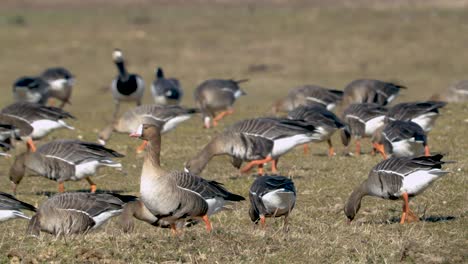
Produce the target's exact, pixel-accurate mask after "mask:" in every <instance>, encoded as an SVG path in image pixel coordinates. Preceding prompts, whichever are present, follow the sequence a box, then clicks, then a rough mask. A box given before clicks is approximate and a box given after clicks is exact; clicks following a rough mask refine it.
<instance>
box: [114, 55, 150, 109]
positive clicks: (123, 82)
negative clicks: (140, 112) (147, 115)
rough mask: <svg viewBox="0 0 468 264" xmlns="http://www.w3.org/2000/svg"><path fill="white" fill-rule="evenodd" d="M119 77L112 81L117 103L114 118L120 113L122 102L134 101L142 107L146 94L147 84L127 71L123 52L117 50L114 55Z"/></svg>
mask: <svg viewBox="0 0 468 264" xmlns="http://www.w3.org/2000/svg"><path fill="white" fill-rule="evenodd" d="M112 57H113V59H114V62H115V65H116V66H117V69H118V70H119V75H117V77H115V79H114V80H113V81H112V85H111V90H112V96H113V98H114V102H115V109H114V114H113V117H114V118H115V117H116V116H117V114H118V112H119V107H120V102H121V101H134V102H136V103H137V105H141V102H142V99H143V94H144V92H145V83H144V81H143V79H142V78H141V77H140V76H139V75H138V74H133V73H128V72H127V70H126V69H125V64H124V58H123V54H122V51H120V50H119V49H115V50H114V52H113V53H112Z"/></svg>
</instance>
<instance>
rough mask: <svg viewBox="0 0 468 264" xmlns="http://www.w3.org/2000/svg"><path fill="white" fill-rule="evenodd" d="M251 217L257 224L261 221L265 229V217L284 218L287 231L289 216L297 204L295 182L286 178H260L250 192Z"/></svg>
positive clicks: (253, 184)
mask: <svg viewBox="0 0 468 264" xmlns="http://www.w3.org/2000/svg"><path fill="white" fill-rule="evenodd" d="M249 198H250V209H249V216H250V219H251V220H252V222H254V223H255V224H257V223H258V221H260V223H261V225H262V226H263V227H265V217H280V216H284V229H285V230H286V229H287V224H288V216H289V214H290V213H291V211H292V209H293V208H294V205H295V204H296V188H295V187H294V182H293V181H292V180H291V179H289V178H286V177H284V176H273V175H272V176H267V175H266V176H262V177H258V178H257V179H256V180H255V181H254V182H253V183H252V186H251V187H250V191H249Z"/></svg>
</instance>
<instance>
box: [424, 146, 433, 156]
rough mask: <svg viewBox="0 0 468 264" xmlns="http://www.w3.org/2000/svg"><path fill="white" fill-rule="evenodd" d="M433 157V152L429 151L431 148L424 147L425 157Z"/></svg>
mask: <svg viewBox="0 0 468 264" xmlns="http://www.w3.org/2000/svg"><path fill="white" fill-rule="evenodd" d="M430 155H431V152H430V151H429V146H427V145H426V146H424V156H426V157H428V156H430Z"/></svg>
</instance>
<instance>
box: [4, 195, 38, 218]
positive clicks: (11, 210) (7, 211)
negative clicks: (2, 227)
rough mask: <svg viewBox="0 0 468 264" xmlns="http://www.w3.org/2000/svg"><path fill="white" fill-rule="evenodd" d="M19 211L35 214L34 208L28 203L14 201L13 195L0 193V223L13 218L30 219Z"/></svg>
mask: <svg viewBox="0 0 468 264" xmlns="http://www.w3.org/2000/svg"><path fill="white" fill-rule="evenodd" d="M21 210H27V211H32V212H35V211H36V208H35V207H34V206H32V205H30V204H28V203H25V202H22V201H20V200H18V199H16V198H15V197H14V196H13V195H10V194H7V193H4V192H0V222H3V221H7V220H10V219H13V218H23V219H28V220H29V219H31V218H30V217H29V216H27V215H25V214H24V213H23V212H22V211H21Z"/></svg>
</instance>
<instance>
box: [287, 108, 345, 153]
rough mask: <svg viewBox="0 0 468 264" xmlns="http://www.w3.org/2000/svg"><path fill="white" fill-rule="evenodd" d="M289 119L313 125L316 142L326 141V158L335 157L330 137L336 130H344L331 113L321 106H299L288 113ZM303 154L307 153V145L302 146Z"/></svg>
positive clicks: (342, 125)
mask: <svg viewBox="0 0 468 264" xmlns="http://www.w3.org/2000/svg"><path fill="white" fill-rule="evenodd" d="M288 118H289V119H294V120H304V121H306V122H307V123H309V124H311V125H313V126H314V127H315V128H316V129H317V132H318V135H319V139H317V140H315V141H317V142H323V141H327V143H328V156H330V157H332V156H334V155H335V151H334V150H333V145H332V142H331V136H332V135H333V133H335V131H336V130H338V129H342V128H344V124H343V122H341V120H340V119H339V118H338V117H337V116H336V115H335V114H333V113H332V112H330V111H328V110H327V109H325V108H324V107H322V106H317V105H316V106H299V107H297V108H296V109H294V110H292V111H290V112H289V113H288ZM304 152H305V153H307V152H308V148H307V144H304Z"/></svg>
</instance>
